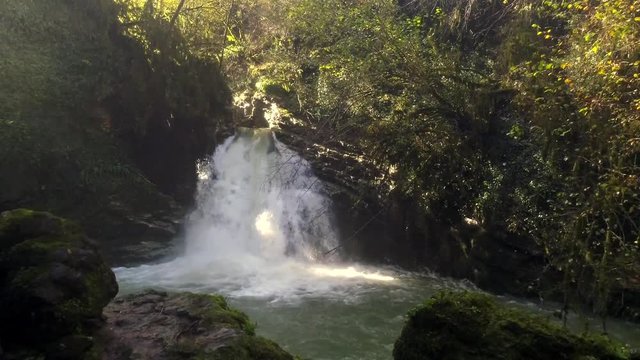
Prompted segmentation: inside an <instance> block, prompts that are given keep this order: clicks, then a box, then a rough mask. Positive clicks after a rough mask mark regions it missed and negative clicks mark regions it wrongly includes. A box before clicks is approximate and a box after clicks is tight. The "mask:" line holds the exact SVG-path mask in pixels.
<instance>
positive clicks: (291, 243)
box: [116, 128, 393, 299]
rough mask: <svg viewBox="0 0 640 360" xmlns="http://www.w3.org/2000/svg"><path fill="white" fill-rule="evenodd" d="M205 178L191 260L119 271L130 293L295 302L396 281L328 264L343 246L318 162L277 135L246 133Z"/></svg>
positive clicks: (217, 157) (202, 173)
mask: <svg viewBox="0 0 640 360" xmlns="http://www.w3.org/2000/svg"><path fill="white" fill-rule="evenodd" d="M199 177H200V182H199V186H198V193H197V199H196V204H197V206H196V209H195V210H194V211H193V212H192V214H191V215H190V216H189V218H188V219H187V226H186V248H185V252H184V254H183V255H182V256H180V257H178V258H177V259H175V260H173V261H171V262H168V263H164V264H158V265H146V266H141V267H138V268H131V269H124V268H121V269H116V274H117V276H118V279H119V280H120V282H121V283H123V284H125V288H126V287H127V286H129V287H135V285H138V286H144V285H145V284H154V286H159V287H165V288H170V289H173V288H178V289H191V290H192V289H193V287H194V285H195V286H197V287H198V288H200V289H210V290H211V291H217V292H223V293H225V294H227V295H231V296H263V297H269V296H271V297H275V298H279V299H291V298H294V297H296V296H299V295H302V296H304V295H311V294H313V295H317V294H318V293H323V294H331V293H332V292H333V291H338V290H339V289H340V288H343V287H344V286H346V285H349V284H353V283H354V282H356V281H391V280H393V278H392V277H390V276H386V275H382V274H380V273H378V272H371V271H369V272H367V271H366V270H364V269H362V268H356V267H354V266H350V267H339V266H337V265H335V264H330V263H328V261H327V259H326V258H325V257H326V256H325V254H326V253H327V252H328V251H329V250H331V249H334V248H336V247H337V246H338V238H337V234H336V231H335V230H334V228H333V226H332V221H331V214H332V213H331V202H330V201H329V199H328V198H327V197H326V196H325V195H324V194H323V185H322V182H320V181H319V180H318V179H317V178H316V177H315V176H314V175H313V173H312V171H311V168H310V166H309V164H308V163H307V162H306V161H305V160H304V159H302V158H301V157H300V156H298V155H297V154H296V153H295V152H293V151H291V150H289V149H288V148H287V147H285V146H284V145H283V144H281V143H280V142H278V141H277V140H276V139H275V137H274V135H273V134H272V132H271V131H270V130H269V129H246V128H241V129H239V130H238V132H237V134H236V135H235V136H233V137H231V138H229V139H227V140H226V141H225V142H224V144H222V145H221V146H219V147H218V149H216V152H215V153H214V155H213V156H212V157H211V158H210V159H209V161H207V162H205V163H203V164H200V166H199ZM345 280H347V281H346V282H345ZM348 280H351V282H350V283H349V281H348Z"/></svg>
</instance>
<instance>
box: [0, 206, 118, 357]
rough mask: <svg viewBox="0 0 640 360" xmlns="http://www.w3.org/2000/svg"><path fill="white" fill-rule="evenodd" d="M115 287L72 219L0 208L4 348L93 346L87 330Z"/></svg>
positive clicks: (52, 352) (61, 353) (51, 351)
mask: <svg viewBox="0 0 640 360" xmlns="http://www.w3.org/2000/svg"><path fill="white" fill-rule="evenodd" d="M117 292H118V285H117V283H116V280H115V276H114V274H113V272H112V271H111V269H110V268H109V267H108V266H107V265H106V264H105V263H104V261H103V260H102V257H101V256H100V255H99V254H98V252H97V250H96V247H95V245H94V244H93V243H92V242H90V241H89V240H88V239H87V237H86V236H85V235H84V233H83V232H82V230H81V229H80V228H79V227H78V226H77V225H76V224H74V223H72V222H69V221H66V220H63V219H61V218H58V217H55V216H53V215H50V214H48V213H43V212H35V211H30V210H22V209H21V210H13V211H7V212H3V213H2V214H0V309H2V311H1V312H0V339H1V342H2V344H1V346H2V348H3V349H5V351H7V352H8V353H10V354H11V353H14V352H16V351H17V352H20V351H21V349H27V350H33V351H37V352H40V353H44V354H46V355H47V358H83V355H82V354H83V353H84V352H85V351H87V350H88V349H89V348H91V346H92V340H91V338H90V337H89V336H88V334H90V333H91V332H92V331H93V330H94V329H96V328H97V327H99V326H100V324H101V315H102V308H103V307H104V306H105V305H106V304H108V303H109V301H110V300H111V299H112V298H113V297H114V296H115V295H116V294H117ZM72 353H73V354H72ZM65 354H66V355H65ZM74 356H75V357H74Z"/></svg>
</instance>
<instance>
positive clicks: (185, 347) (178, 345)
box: [104, 291, 294, 360]
mask: <svg viewBox="0 0 640 360" xmlns="http://www.w3.org/2000/svg"><path fill="white" fill-rule="evenodd" d="M104 315H105V316H106V318H107V329H106V330H105V334H104V337H105V338H106V340H105V356H104V359H107V360H128V359H154V360H155V359H158V360H177V359H199V360H208V359H211V360H227V359H228V360H244V359H247V360H248V359H260V360H293V359H294V358H293V356H291V355H290V354H288V353H287V352H285V351H284V350H282V348H280V346H278V345H277V344H276V343H274V342H272V341H270V340H267V339H264V338H261V337H258V336H255V334H254V324H253V323H251V322H250V320H249V318H248V317H247V315H245V314H244V313H242V312H239V311H237V310H235V309H232V308H230V307H229V306H228V305H227V303H226V301H225V300H224V298H222V297H221V296H216V295H197V294H190V293H177V294H167V293H164V292H155V291H149V292H146V293H143V294H139V295H131V296H127V297H123V298H118V299H116V300H114V301H113V302H112V303H111V304H109V305H108V306H107V307H106V308H105V309H104Z"/></svg>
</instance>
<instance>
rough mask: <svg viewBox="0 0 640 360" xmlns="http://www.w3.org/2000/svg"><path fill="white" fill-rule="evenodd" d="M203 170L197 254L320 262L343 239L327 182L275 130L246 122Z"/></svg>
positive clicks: (191, 242)
mask: <svg viewBox="0 0 640 360" xmlns="http://www.w3.org/2000/svg"><path fill="white" fill-rule="evenodd" d="M199 177H200V182H199V186H198V193H197V199H196V203H197V208H196V210H195V211H194V212H193V213H192V214H191V216H190V217H189V219H188V222H187V244H186V245H187V248H186V254H185V256H187V257H190V258H192V259H193V260H194V261H197V262H202V261H205V262H207V261H215V260H220V259H225V258H228V257H236V256H246V255H250V256H255V257H259V258H263V259H267V260H272V261H278V260H281V259H282V258H283V257H289V258H297V259H299V260H303V261H316V260H318V259H319V258H320V257H322V256H323V254H324V253H325V252H326V251H327V250H330V249H332V248H334V247H336V246H337V244H338V241H337V236H336V233H335V231H334V229H333V226H332V221H331V218H330V215H331V203H330V201H329V199H328V198H327V197H326V196H325V195H324V194H323V188H322V183H321V182H320V181H319V180H318V178H316V177H315V176H314V175H313V173H312V171H311V168H310V166H309V164H308V162H307V161H305V160H304V159H302V158H301V157H300V156H298V155H297V154H296V153H294V152H293V151H291V150H289V149H288V148H287V147H286V146H284V145H283V144H282V143H280V142H278V141H277V140H276V139H275V137H274V135H273V134H272V132H271V131H270V130H269V129H245V128H241V129H239V130H238V132H237V134H236V135H235V136H233V137H231V138H229V139H227V141H225V142H224V143H223V144H222V145H221V146H219V147H218V149H217V150H216V152H215V153H214V155H213V156H212V157H211V158H210V159H209V160H208V161H206V162H204V163H203V164H200V166H199Z"/></svg>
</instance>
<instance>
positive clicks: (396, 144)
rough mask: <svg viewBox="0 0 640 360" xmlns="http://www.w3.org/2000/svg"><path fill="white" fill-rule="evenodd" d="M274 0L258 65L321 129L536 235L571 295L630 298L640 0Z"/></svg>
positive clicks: (636, 214)
mask: <svg viewBox="0 0 640 360" xmlns="http://www.w3.org/2000/svg"><path fill="white" fill-rule="evenodd" d="M398 5H400V6H398ZM274 6H279V7H281V8H282V9H283V11H282V13H283V14H284V15H283V16H280V17H278V16H277V15H274V13H268V14H269V15H270V16H273V18H269V19H272V20H271V23H270V25H263V29H268V32H267V34H266V35H265V37H267V38H269V39H271V40H270V42H269V41H267V42H261V41H258V42H260V44H262V45H263V46H262V47H260V51H259V55H258V52H252V51H253V50H252V49H254V50H255V49H256V47H254V46H252V45H251V43H252V39H249V38H245V40H246V42H247V44H245V46H244V49H245V51H246V54H247V55H246V57H247V58H249V59H252V60H253V62H251V61H250V62H249V66H250V69H251V72H250V75H251V76H253V78H254V79H260V84H278V85H279V86H281V87H282V89H285V90H286V94H282V93H280V94H275V95H274V96H275V97H276V98H278V99H280V100H281V101H282V102H283V103H284V104H286V105H287V106H288V107H289V109H288V110H289V111H291V112H292V113H294V114H295V115H297V116H299V117H302V118H304V119H305V120H306V121H307V123H308V126H309V127H311V128H313V129H320V130H319V131H315V133H316V136H317V138H316V139H315V140H316V141H323V139H324V140H327V139H330V140H331V141H333V140H338V139H339V140H341V141H344V142H346V143H352V144H354V145H356V146H357V147H359V148H360V149H362V151H363V152H364V153H367V154H370V155H371V158H372V159H375V161H376V164H377V165H378V167H379V168H381V169H388V170H389V171H388V173H389V174H388V177H387V178H388V179H389V180H390V183H389V184H388V185H389V186H388V188H387V194H390V193H396V194H401V196H402V197H405V198H408V199H412V201H415V202H417V203H418V204H419V205H420V207H421V208H422V209H424V213H425V214H428V216H431V217H434V218H436V219H438V220H439V221H441V222H444V223H449V224H455V223H459V222H460V221H462V219H463V218H471V219H474V220H477V221H478V222H479V224H480V225H482V226H483V227H485V228H487V229H501V230H503V231H505V230H506V231H507V232H508V233H510V234H512V235H513V236H514V237H526V238H529V239H531V240H532V241H536V242H537V243H538V245H539V246H540V247H541V248H542V249H543V250H544V252H545V255H546V257H547V260H548V261H549V263H550V265H551V266H549V269H552V270H553V271H560V272H561V273H563V274H564V276H565V279H564V282H563V284H561V285H560V286H559V287H561V288H563V289H565V290H567V293H566V297H567V301H568V302H572V301H574V300H575V301H576V302H584V303H587V304H589V305H590V306H591V307H592V308H593V310H595V311H596V312H597V313H599V314H605V313H607V312H612V311H613V312H619V311H620V309H619V308H620V307H624V305H623V304H622V303H623V301H622V300H621V298H618V296H619V294H621V291H624V290H633V289H635V290H633V291H637V289H638V287H639V286H640V280H638V279H639V275H638V274H640V268H639V267H638V265H637V264H639V263H640V258H639V256H640V255H639V254H640V233H639V231H640V228H638V222H637V219H640V208H638V206H637V202H638V200H639V196H640V194H638V192H639V191H640V180H639V179H640V163H638V161H639V160H638V158H639V155H640V152H639V150H640V142H639V141H638V138H639V136H640V133H639V129H640V128H639V126H638V124H640V120H639V118H638V116H639V115H638V114H640V111H639V108H638V101H640V100H638V99H639V96H640V94H639V93H638V88H640V83H639V82H638V81H640V80H639V77H640V75H638V66H639V65H640V62H638V61H639V53H638V51H639V50H638V49H640V45H639V43H638V41H639V39H638V36H639V35H638V34H639V32H640V31H639V23H638V19H639V17H638V11H639V7H640V5H639V4H638V3H637V1H633V0H617V1H581V0H576V1H554V0H549V1H543V2H538V1H530V0H515V1H498V0H483V1H468V0H448V1H444V0H419V1H402V0H400V1H397V2H394V1H390V0H376V1H367V2H357V1H347V2H345V1H337V0H335V1H334V0H329V1H319V0H304V1H299V2H295V3H293V2H291V3H287V2H282V3H278V5H274ZM263 35H264V34H263ZM269 44H271V45H269ZM265 46H267V47H266V50H265ZM253 55H256V56H255V57H252V56H253ZM259 90H260V89H259ZM291 99H295V101H291ZM370 181H371V182H373V181H375V180H373V179H371V180H370ZM613 304H618V305H613Z"/></svg>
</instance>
